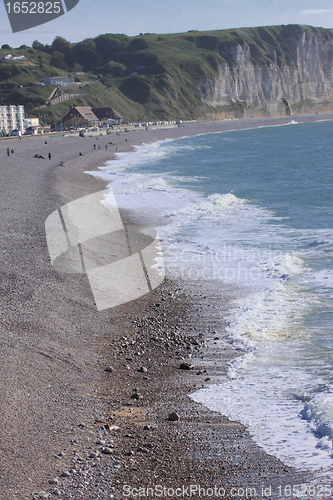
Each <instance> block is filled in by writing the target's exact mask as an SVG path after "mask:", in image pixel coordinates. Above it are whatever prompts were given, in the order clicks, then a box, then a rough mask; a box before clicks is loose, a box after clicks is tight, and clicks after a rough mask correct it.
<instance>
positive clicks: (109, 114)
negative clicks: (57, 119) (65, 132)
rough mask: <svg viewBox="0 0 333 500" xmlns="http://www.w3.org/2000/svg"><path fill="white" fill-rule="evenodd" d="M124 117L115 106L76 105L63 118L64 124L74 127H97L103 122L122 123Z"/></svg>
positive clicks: (64, 125) (63, 125)
mask: <svg viewBox="0 0 333 500" xmlns="http://www.w3.org/2000/svg"><path fill="white" fill-rule="evenodd" d="M122 120H123V117H122V116H121V115H120V114H119V113H118V112H117V111H116V110H114V109H113V108H111V107H109V108H93V109H92V108H90V107H89V106H75V107H73V108H71V109H70V110H69V111H68V113H67V114H66V115H65V116H64V117H63V119H62V120H61V123H62V126H61V128H63V127H65V128H67V127H72V128H82V127H86V126H88V127H96V126H98V125H100V124H101V123H102V122H110V121H111V122H113V123H121V121H122Z"/></svg>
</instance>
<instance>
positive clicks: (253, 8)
mask: <svg viewBox="0 0 333 500" xmlns="http://www.w3.org/2000/svg"><path fill="white" fill-rule="evenodd" d="M8 1H11V2H12V3H14V0H5V2H8ZM37 1H38V0H37ZM44 1H45V3H46V1H49V0H44ZM52 1H54V0H52ZM0 2H1V0H0ZM277 24H308V25H311V26H322V27H325V28H331V27H333V3H332V0H316V1H314V0H251V1H250V0H80V1H79V3H78V5H77V6H76V7H74V8H73V9H72V10H71V11H70V12H68V13H66V14H64V15H63V16H61V17H59V18H58V19H55V20H53V21H50V22H48V23H46V24H43V25H42V26H39V27H36V28H31V29H29V30H25V31H21V32H19V33H15V34H13V33H12V31H11V27H10V24H9V20H8V17H7V13H6V8H5V5H4V2H1V3H0V46H1V45H2V44H4V43H8V44H9V45H10V46H11V47H19V46H20V45H22V44H26V45H31V44H32V42H33V41H34V40H39V41H40V42H42V43H44V44H46V43H48V44H50V43H52V40H53V39H54V38H55V37H56V36H62V37H64V38H66V39H67V40H69V41H71V42H78V41H81V40H83V39H85V38H90V37H95V36H97V35H99V34H101V33H125V34H126V35H130V36H134V35H138V34H139V33H147V32H148V33H179V32H185V31H188V30H194V29H196V30H200V31H202V30H215V29H227V28H240V27H246V26H269V25H277Z"/></svg>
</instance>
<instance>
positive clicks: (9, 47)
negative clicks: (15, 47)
mask: <svg viewBox="0 0 333 500" xmlns="http://www.w3.org/2000/svg"><path fill="white" fill-rule="evenodd" d="M1 48H2V49H6V50H10V49H11V46H10V45H8V43H4V44H3V45H2V46H1Z"/></svg>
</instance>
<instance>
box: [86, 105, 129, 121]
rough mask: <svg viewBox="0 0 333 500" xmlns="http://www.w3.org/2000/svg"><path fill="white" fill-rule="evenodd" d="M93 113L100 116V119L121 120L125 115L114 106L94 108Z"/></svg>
mask: <svg viewBox="0 0 333 500" xmlns="http://www.w3.org/2000/svg"><path fill="white" fill-rule="evenodd" d="M92 111H93V113H94V114H95V115H96V116H97V117H98V119H99V120H108V119H109V118H111V119H112V120H121V119H123V117H122V116H121V115H120V114H119V113H118V112H117V111H116V110H115V109H113V108H111V107H109V108H93V109H92Z"/></svg>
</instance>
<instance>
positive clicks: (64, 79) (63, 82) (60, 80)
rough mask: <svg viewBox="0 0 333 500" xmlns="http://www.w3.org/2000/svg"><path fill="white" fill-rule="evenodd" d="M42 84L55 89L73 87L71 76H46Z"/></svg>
mask: <svg viewBox="0 0 333 500" xmlns="http://www.w3.org/2000/svg"><path fill="white" fill-rule="evenodd" d="M44 83H46V85H54V86H55V87H68V86H70V85H74V79H73V77H72V76H48V77H47V78H44Z"/></svg>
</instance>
